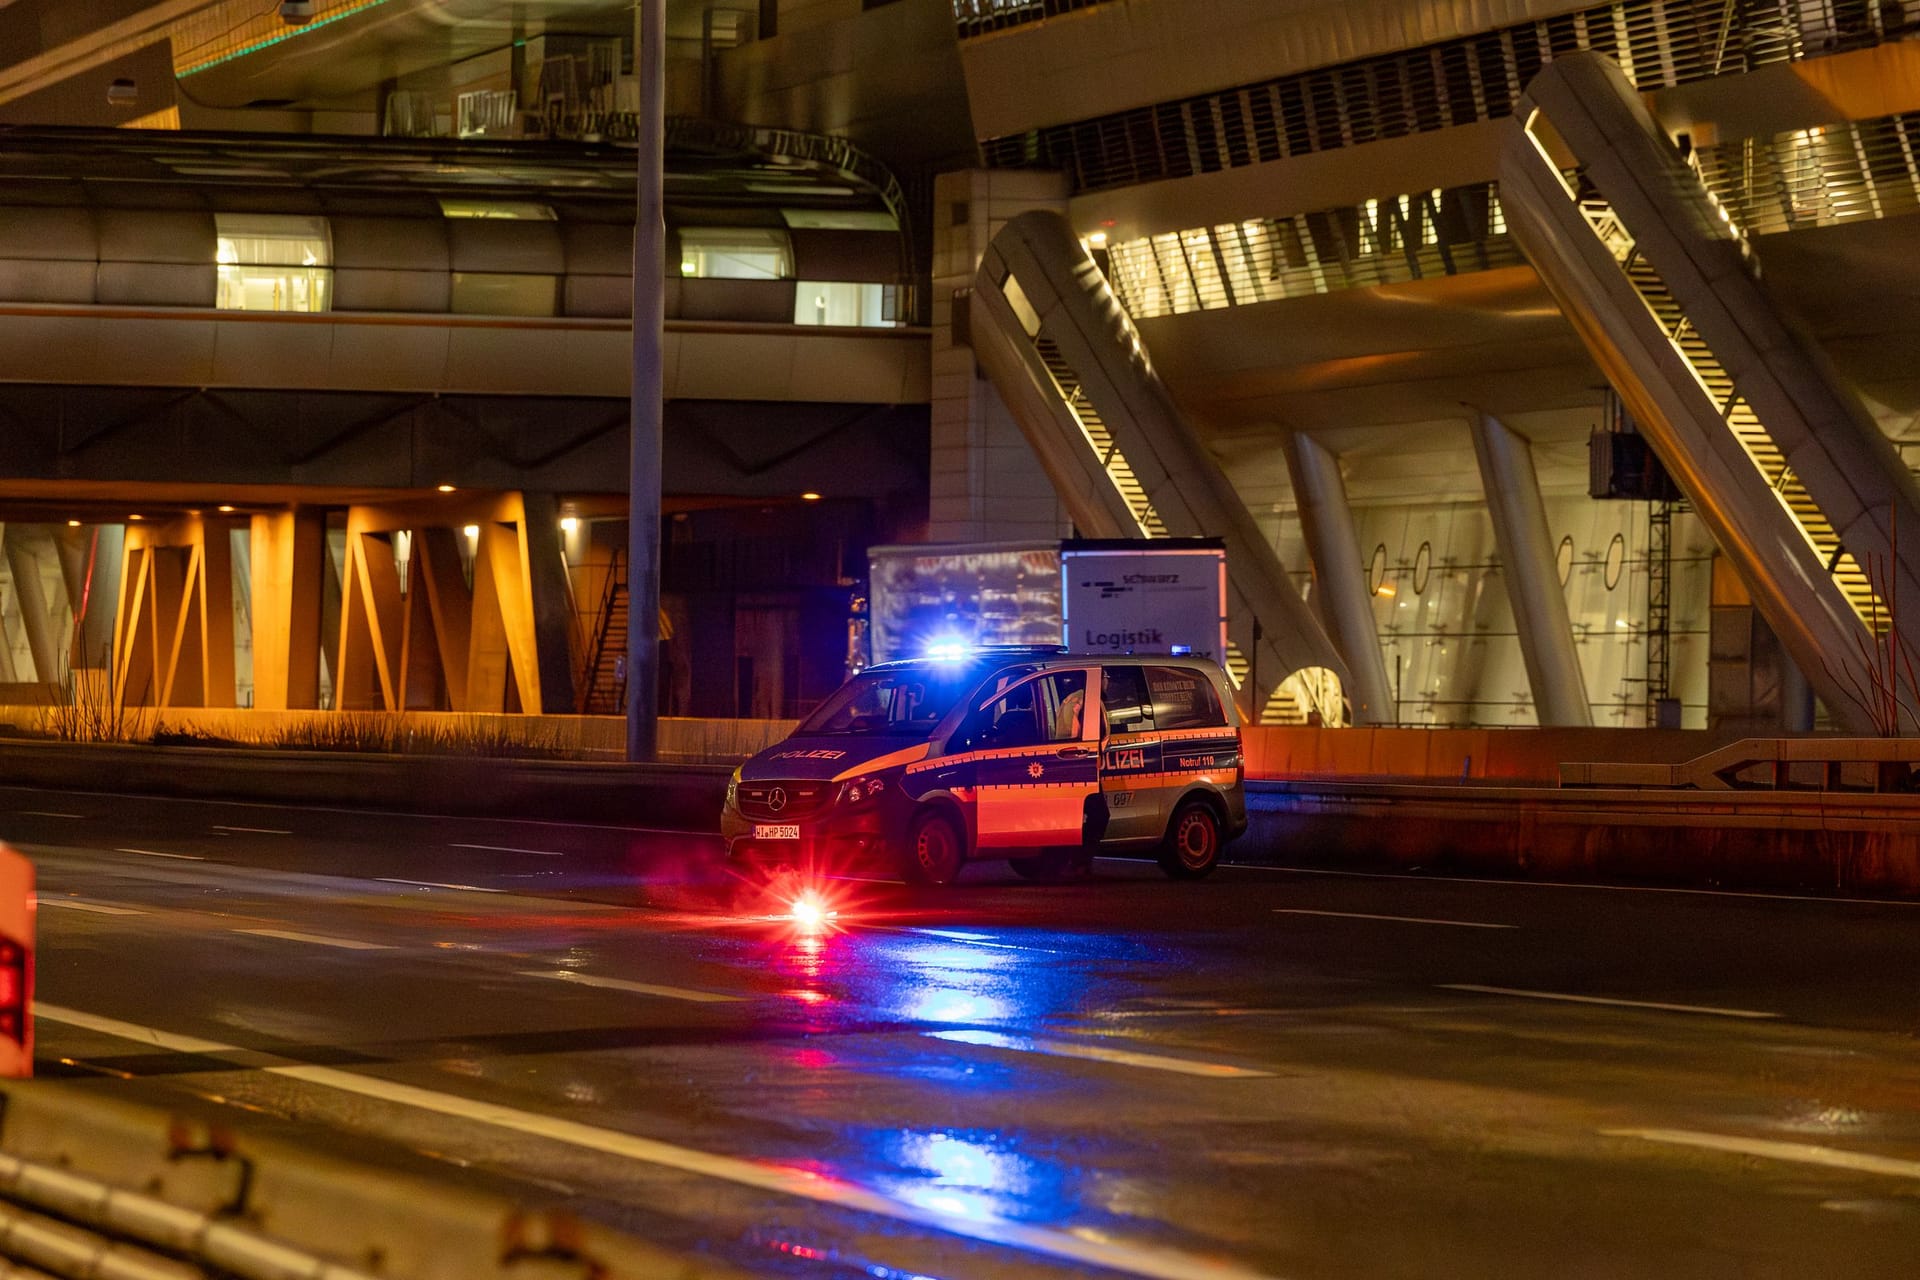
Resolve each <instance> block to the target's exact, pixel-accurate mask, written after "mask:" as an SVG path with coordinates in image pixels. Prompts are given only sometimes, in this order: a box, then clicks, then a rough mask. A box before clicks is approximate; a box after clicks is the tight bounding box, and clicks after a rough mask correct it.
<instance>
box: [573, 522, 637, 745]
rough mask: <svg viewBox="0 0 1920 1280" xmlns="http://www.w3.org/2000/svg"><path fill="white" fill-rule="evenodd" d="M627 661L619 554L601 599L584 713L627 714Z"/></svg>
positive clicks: (623, 574) (584, 679) (624, 571)
mask: <svg viewBox="0 0 1920 1280" xmlns="http://www.w3.org/2000/svg"><path fill="white" fill-rule="evenodd" d="M626 657H627V566H626V563H625V561H624V560H622V558H621V556H620V553H619V552H617V551H616V552H615V553H614V557H613V562H612V564H610V565H609V566H608V569H607V586H606V590H605V591H603V592H602V593H601V596H600V617H599V621H598V623H597V624H596V625H595V627H594V632H593V645H592V647H591V648H590V650H589V652H588V654H587V662H586V671H585V674H584V675H583V676H582V678H581V681H580V687H581V688H583V689H585V690H586V698H585V700H584V703H583V708H582V709H583V710H584V711H585V713H586V714H587V715H590V716H617V715H624V714H626V710H627V668H626Z"/></svg>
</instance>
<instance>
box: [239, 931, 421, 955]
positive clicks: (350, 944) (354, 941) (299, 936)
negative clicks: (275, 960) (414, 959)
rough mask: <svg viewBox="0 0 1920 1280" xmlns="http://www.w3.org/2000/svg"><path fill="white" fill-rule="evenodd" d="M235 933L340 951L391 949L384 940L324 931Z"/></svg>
mask: <svg viewBox="0 0 1920 1280" xmlns="http://www.w3.org/2000/svg"><path fill="white" fill-rule="evenodd" d="M234 932H235V933H245V934H251V935H252V936H253V937H256V938H280V939H282V940H284V941H287V942H311V943H313V944H314V945H315V946H317V947H338V948H340V949H341V950H342V951H392V950H394V948H393V947H390V946H388V945H387V944H386V943H384V942H362V941H360V940H359V939H358V938H335V937H332V936H331V935H329V934H324V933H300V932H298V931H297V930H293V929H235V930H234Z"/></svg>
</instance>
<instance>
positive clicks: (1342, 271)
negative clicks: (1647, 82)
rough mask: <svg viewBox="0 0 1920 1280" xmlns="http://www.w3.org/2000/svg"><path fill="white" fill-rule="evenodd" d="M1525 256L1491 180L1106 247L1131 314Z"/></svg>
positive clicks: (1457, 269)
mask: <svg viewBox="0 0 1920 1280" xmlns="http://www.w3.org/2000/svg"><path fill="white" fill-rule="evenodd" d="M1524 260H1525V259H1524V258H1523V257H1522V256H1521V253H1520V250H1519V247H1518V246H1517V245H1515V244H1514V243H1513V241H1512V240H1511V239H1510V238H1509V237H1508V235H1507V228H1506V220H1505V217H1504V216H1503V215H1502V213H1501V210H1500V198H1499V192H1498V191H1497V190H1496V189H1495V187H1494V184H1493V183H1490V182H1483V183H1478V184H1476V185H1474V186H1470V187H1455V188H1451V189H1448V190H1442V191H1420V192H1415V193H1412V194H1410V195H1403V196H1397V197H1390V198H1387V199H1383V200H1369V201H1367V202H1366V203H1365V204H1363V205H1359V206H1351V207H1347V208H1342V209H1329V210H1320V211H1316V212H1313V213H1299V214H1293V215H1291V216H1289V217H1284V218H1262V219H1256V220H1252V221H1247V222H1230V223H1223V224H1221V225H1219V226H1214V227H1196V228H1193V229H1190V230H1185V231H1174V232H1167V233H1165V234H1162V235H1157V236H1152V237H1148V238H1146V239H1141V240H1128V241H1123V242H1119V243H1115V244H1112V245H1109V246H1108V248H1107V275H1108V278H1109V280H1110V281H1111V283H1112V285H1113V291H1114V294H1115V295H1116V296H1117V297H1118V298H1119V299H1120V301H1121V304H1122V305H1124V306H1125V307H1126V309H1127V311H1128V313H1129V314H1130V315H1132V316H1133V317H1134V318H1135V319H1148V318H1151V317H1154V316H1165V315H1183V314H1186V313H1188V312H1192V311H1210V310H1217V309H1221V308H1225V307H1234V306H1246V305H1248V304H1250V303H1256V302H1276V301H1279V300H1281V299H1283V298H1300V297H1308V296H1311V295H1313V294H1319V293H1332V292H1335V291H1337V290H1341V289H1363V288H1370V287H1372V286H1375V285H1383V284H1403V283H1406V282H1408V281H1413V280H1423V279H1431V278H1434V277H1438V276H1450V275H1459V274H1461V273H1463V272H1469V271H1488V270H1492V269H1494V268H1496V267H1509V266H1518V265H1520V264H1521V263H1522V262H1523V261H1524Z"/></svg>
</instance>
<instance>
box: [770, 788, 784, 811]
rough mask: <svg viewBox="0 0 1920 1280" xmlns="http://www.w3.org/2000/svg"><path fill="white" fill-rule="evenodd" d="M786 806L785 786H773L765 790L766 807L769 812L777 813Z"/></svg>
mask: <svg viewBox="0 0 1920 1280" xmlns="http://www.w3.org/2000/svg"><path fill="white" fill-rule="evenodd" d="M786 807H787V789H786V788H785V787H775V788H774V789H773V790H771V791H769V792H767V808H768V809H769V810H770V811H771V812H774V813H778V812H780V811H781V810H782V809H784V808H786Z"/></svg>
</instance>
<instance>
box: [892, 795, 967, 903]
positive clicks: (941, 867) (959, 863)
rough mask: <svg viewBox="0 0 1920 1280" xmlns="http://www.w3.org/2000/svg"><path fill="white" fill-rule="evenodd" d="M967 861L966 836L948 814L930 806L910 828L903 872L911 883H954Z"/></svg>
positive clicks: (902, 865)
mask: <svg viewBox="0 0 1920 1280" xmlns="http://www.w3.org/2000/svg"><path fill="white" fill-rule="evenodd" d="M966 862H967V842H966V837H965V836H963V835H962V834H961V833H960V828H959V826H958V825H957V824H956V823H955V822H954V820H953V819H952V818H950V817H948V816H947V815H946V814H944V813H941V812H939V811H938V810H934V809H929V810H927V811H926V812H924V813H922V814H920V815H919V816H918V817H916V818H915V819H914V820H913V825H911V826H910V827H908V828H907V847H906V849H905V850H904V856H902V857H901V859H900V874H901V876H902V877H903V878H904V879H905V880H906V882H907V883H908V884H918V885H928V886H939V885H949V884H952V883H953V881H954V877H956V876H958V875H959V874H960V868H961V867H963V866H965V865H966Z"/></svg>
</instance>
